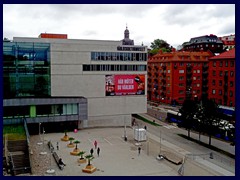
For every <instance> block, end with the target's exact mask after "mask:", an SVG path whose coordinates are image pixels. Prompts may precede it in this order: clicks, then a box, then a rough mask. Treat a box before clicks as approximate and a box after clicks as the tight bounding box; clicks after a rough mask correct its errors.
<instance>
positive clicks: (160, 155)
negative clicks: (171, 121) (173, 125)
mask: <svg viewBox="0 0 240 180" xmlns="http://www.w3.org/2000/svg"><path fill="white" fill-rule="evenodd" d="M159 134H160V136H159V138H160V143H159V154H158V156H157V159H158V160H162V159H163V155H162V133H161V129H160V127H159Z"/></svg>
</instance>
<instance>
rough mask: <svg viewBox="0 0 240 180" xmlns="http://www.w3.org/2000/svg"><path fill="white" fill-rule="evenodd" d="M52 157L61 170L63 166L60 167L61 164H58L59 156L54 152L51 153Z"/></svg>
mask: <svg viewBox="0 0 240 180" xmlns="http://www.w3.org/2000/svg"><path fill="white" fill-rule="evenodd" d="M52 155H53V158H54V159H55V161H56V163H57V165H58V167H59V169H61V170H63V167H64V166H63V165H61V164H59V159H60V158H59V156H58V155H57V153H56V152H53V153H52Z"/></svg>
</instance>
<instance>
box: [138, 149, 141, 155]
mask: <svg viewBox="0 0 240 180" xmlns="http://www.w3.org/2000/svg"><path fill="white" fill-rule="evenodd" d="M140 152H141V148H140V147H138V155H140Z"/></svg>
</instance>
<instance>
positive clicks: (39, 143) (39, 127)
mask: <svg viewBox="0 0 240 180" xmlns="http://www.w3.org/2000/svg"><path fill="white" fill-rule="evenodd" d="M38 133H39V139H40V142H38V143H37V144H38V145H41V144H42V142H41V123H39V124H38Z"/></svg>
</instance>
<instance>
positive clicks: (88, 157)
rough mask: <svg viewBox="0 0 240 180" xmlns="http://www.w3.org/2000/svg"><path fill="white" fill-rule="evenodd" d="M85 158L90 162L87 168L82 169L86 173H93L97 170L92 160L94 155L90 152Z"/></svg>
mask: <svg viewBox="0 0 240 180" xmlns="http://www.w3.org/2000/svg"><path fill="white" fill-rule="evenodd" d="M85 158H86V159H87V160H88V164H87V166H86V167H85V168H83V169H82V171H83V172H86V173H93V172H94V171H96V169H97V168H96V167H94V166H93V165H92V164H91V161H92V160H93V159H94V157H93V156H92V155H90V154H89V155H87V156H85Z"/></svg>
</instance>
